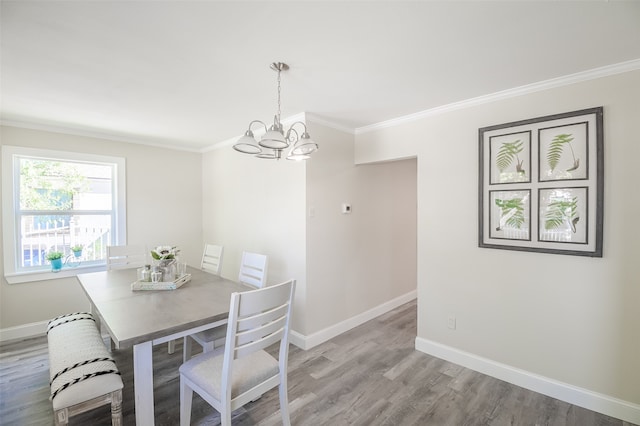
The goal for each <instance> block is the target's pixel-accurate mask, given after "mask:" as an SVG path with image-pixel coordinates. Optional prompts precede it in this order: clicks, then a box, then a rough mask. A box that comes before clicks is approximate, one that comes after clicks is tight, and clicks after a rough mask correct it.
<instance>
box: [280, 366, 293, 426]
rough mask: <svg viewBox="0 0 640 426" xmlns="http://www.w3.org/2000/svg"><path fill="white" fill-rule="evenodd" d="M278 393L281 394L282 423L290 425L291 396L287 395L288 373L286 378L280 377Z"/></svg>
mask: <svg viewBox="0 0 640 426" xmlns="http://www.w3.org/2000/svg"><path fill="white" fill-rule="evenodd" d="M278 393H279V394H280V414H282V424H283V425H284V426H290V425H291V420H290V419H289V397H288V395H287V379H286V375H285V378H284V379H282V378H281V379H280V386H279V387H278Z"/></svg>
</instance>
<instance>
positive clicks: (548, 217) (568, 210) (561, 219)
mask: <svg viewBox="0 0 640 426" xmlns="http://www.w3.org/2000/svg"><path fill="white" fill-rule="evenodd" d="M579 219H580V218H579V217H578V197H573V198H572V199H571V201H566V200H556V201H552V202H550V203H549V210H548V211H547V213H546V214H545V222H544V227H545V229H557V228H560V227H561V226H562V224H564V223H569V225H570V226H571V229H572V230H573V232H576V231H575V223H576V222H577V221H578V220H579Z"/></svg>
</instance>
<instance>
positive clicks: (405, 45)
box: [0, 0, 640, 151]
mask: <svg viewBox="0 0 640 426" xmlns="http://www.w3.org/2000/svg"><path fill="white" fill-rule="evenodd" d="M0 12H1V20H2V22H1V23H2V28H1V37H2V39H1V42H2V45H1V49H2V50H1V54H2V56H1V74H0V79H1V81H0V84H1V85H0V90H1V95H2V98H1V117H0V118H1V119H2V122H3V123H4V124H10V125H20V126H26V127H35V128H49V129H60V130H68V131H69V132H71V133H79V134H88V135H95V136H104V137H108V138H112V139H116V140H125V141H131V142H139V143H149V144H159V145H167V146H171V147H174V148H179V149H186V150H194V151H203V150H206V149H209V148H211V147H212V146H214V145H215V144H218V143H222V142H225V141H227V140H229V139H231V138H235V137H238V136H240V135H242V133H244V131H245V130H246V128H247V125H248V124H249V122H250V121H251V120H255V119H258V120H262V121H265V122H267V123H268V122H269V121H271V120H272V119H273V116H274V114H275V113H276V110H277V108H276V87H277V86H276V76H277V75H276V73H275V72H274V71H272V70H271V69H270V68H269V65H270V63H271V62H275V61H281V62H286V63H287V64H288V65H289V66H290V69H289V70H288V71H286V72H284V73H283V74H282V117H283V119H285V118H286V117H289V116H292V115H295V114H298V113H300V112H307V113H309V114H312V115H313V116H314V117H317V118H318V119H319V120H324V121H325V122H327V123H332V125H335V126H338V127H339V128H343V129H345V130H353V131H355V130H356V129H360V128H363V127H366V126H370V125H373V124H376V123H380V122H383V121H387V120H393V119H396V118H399V117H403V116H406V115H409V114H414V113H418V112H421V111H425V110H430V109H433V108H437V107H440V106H443V105H447V104H451V103H454V102H461V101H464V100H466V99H471V98H475V97H479V96H483V95H489V94H492V93H495V92H499V91H503V90H508V89H512V88H516V87H520V86H524V85H528V84H533V83H538V82H543V81H546V80H549V79H554V78H558V77H562V76H567V75H570V74H574V73H580V72H584V71H588V70H593V69H596V68H600V67H604V66H608V65H611V64H620V63H623V62H627V61H635V60H637V59H638V58H640V2H638V1H629V2H620V1H609V2H605V1H592V2H527V1H501V2H484V1H471V2H461V1H456V2H452V1H449V2H402V1H374V2H363V1H343V2H337V1H317V2H313V1H289V2H271V1H258V2H247V1H235V2H220V1H150V0H143V1H136V2H134V1H91V0H85V1H66V2H62V1H51V0H45V1H28V0H26V1H25V0H21V1H5V0H3V1H2V3H1V11H0ZM312 136H313V135H312ZM319 142H320V143H321V141H319Z"/></svg>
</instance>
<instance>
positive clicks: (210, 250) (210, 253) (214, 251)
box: [169, 244, 224, 360]
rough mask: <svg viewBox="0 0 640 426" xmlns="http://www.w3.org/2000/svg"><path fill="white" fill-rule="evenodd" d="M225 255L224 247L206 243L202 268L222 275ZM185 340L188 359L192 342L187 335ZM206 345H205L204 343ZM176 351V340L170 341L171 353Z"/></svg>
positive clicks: (184, 352) (222, 335)
mask: <svg viewBox="0 0 640 426" xmlns="http://www.w3.org/2000/svg"><path fill="white" fill-rule="evenodd" d="M223 255H224V247H223V246H219V245H216V244H205V245H204V249H203V250H202V261H201V262H200V269H202V270H203V271H205V272H209V273H211V274H215V275H220V273H221V272H222V257H223ZM223 328H224V326H223ZM220 337H224V332H222V333H221V335H220ZM182 342H183V350H182V353H183V359H184V360H186V358H184V357H185V354H186V353H189V354H191V342H190V339H189V338H188V336H185V337H184V338H183V340H182ZM187 345H189V349H188V352H187V351H186V350H185V349H184V348H185V347H186V346H187ZM203 346H204V345H203ZM174 352H175V340H172V341H170V342H169V353H170V354H172V353H174Z"/></svg>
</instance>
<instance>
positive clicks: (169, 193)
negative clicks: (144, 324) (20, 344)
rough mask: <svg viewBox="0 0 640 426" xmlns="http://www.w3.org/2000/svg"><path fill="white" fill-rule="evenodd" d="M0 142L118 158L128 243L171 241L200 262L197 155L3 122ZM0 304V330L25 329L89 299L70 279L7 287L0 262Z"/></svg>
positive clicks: (190, 260) (83, 307)
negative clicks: (123, 169) (122, 169)
mask: <svg viewBox="0 0 640 426" xmlns="http://www.w3.org/2000/svg"><path fill="white" fill-rule="evenodd" d="M0 143H1V144H2V145H15V146H25V147H35V148H45V149H55V150H63V151H74V152H86V153H91V154H102V155H112V156H121V157H124V158H125V159H126V170H127V239H128V243H130V244H158V243H163V244H173V245H177V246H179V247H180V248H181V250H182V254H183V256H184V258H185V259H186V261H187V262H188V263H189V264H192V265H199V264H200V257H201V255H202V198H201V193H202V190H201V188H202V179H201V159H200V154H199V153H190V152H184V151H175V150H170V149H166V148H156V147H150V146H145V145H136V144H129V143H122V142H116V141H111V140H105V139H98V138H90V137H84V136H73V135H68V134H62V133H54V132H47V131H40V130H28V129H21V128H16V127H9V126H3V127H1V128H0ZM0 195H6V194H0ZM0 232H2V231H1V226H0ZM1 237H2V235H0V238H1ZM0 257H2V247H1V245H0ZM0 308H1V309H0V330H4V331H5V332H6V331H7V329H12V328H16V327H17V328H20V327H29V325H30V324H32V323H36V324H40V323H41V322H43V321H47V320H49V319H51V318H53V317H55V316H57V315H61V314H64V313H68V312H77V311H79V310H87V309H88V308H89V302H88V300H87V299H86V297H85V296H84V294H83V292H82V290H81V288H80V285H79V284H78V282H77V280H76V279H75V278H66V279H56V280H49V281H38V282H32V283H22V284H12V285H9V284H7V282H6V280H5V278H4V265H3V263H2V262H0ZM39 326H40V325H38V326H36V329H38V328H39ZM41 331H44V328H42V330H41Z"/></svg>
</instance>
